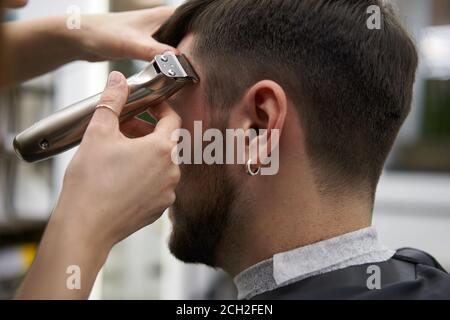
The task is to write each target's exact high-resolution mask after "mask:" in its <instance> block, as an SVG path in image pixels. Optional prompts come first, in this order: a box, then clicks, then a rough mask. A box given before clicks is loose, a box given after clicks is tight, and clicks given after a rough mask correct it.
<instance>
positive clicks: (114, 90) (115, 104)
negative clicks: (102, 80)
mask: <svg viewBox="0 0 450 320" xmlns="http://www.w3.org/2000/svg"><path fill="white" fill-rule="evenodd" d="M128 90H129V89H128V84H127V81H126V79H125V77H124V75H123V74H121V73H120V72H117V71H113V72H111V73H110V75H109V77H108V83H107V84H106V88H105V90H104V91H103V93H102V96H101V98H100V101H99V104H98V105H99V106H100V105H105V106H108V107H110V108H111V109H112V110H109V109H108V108H97V110H96V111H95V113H94V116H93V117H92V120H91V123H90V125H107V126H116V127H117V128H118V127H119V115H120V114H121V113H122V110H123V107H124V105H125V103H126V102H127V99H128V93H129V92H128Z"/></svg>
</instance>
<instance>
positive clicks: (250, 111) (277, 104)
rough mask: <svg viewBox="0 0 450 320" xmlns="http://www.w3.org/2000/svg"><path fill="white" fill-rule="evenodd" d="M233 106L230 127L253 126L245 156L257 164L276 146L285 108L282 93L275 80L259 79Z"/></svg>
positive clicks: (284, 98) (285, 102)
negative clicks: (253, 132)
mask: <svg viewBox="0 0 450 320" xmlns="http://www.w3.org/2000/svg"><path fill="white" fill-rule="evenodd" d="M237 108H238V110H235V111H236V112H235V113H234V114H235V117H233V118H234V119H233V122H234V123H233V124H232V125H233V127H234V128H242V129H243V130H244V131H247V130H249V129H254V130H256V136H254V137H251V138H250V139H249V141H247V145H246V146H247V148H246V151H245V152H246V154H245V159H247V160H251V161H252V164H253V165H254V166H255V167H257V168H260V167H261V166H262V165H264V164H267V161H268V158H269V157H270V155H271V154H272V152H273V151H274V150H275V149H276V148H278V144H279V137H280V136H281V132H282V130H283V127H284V124H285V119H286V114H287V108H288V100H287V96H286V93H285V91H284V89H283V88H282V87H281V86H280V85H279V84H277V83H276V82H274V81H271V80H263V81H260V82H258V83H256V84H255V85H253V86H252V87H251V88H250V89H249V90H247V92H246V93H245V94H244V96H243V98H242V99H241V101H240V103H239V104H238V106H237Z"/></svg>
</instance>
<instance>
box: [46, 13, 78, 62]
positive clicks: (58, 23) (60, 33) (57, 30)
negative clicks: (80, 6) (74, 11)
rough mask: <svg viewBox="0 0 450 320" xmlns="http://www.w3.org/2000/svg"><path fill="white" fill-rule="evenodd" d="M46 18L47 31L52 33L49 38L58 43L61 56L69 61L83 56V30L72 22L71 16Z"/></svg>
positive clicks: (52, 42)
mask: <svg viewBox="0 0 450 320" xmlns="http://www.w3.org/2000/svg"><path fill="white" fill-rule="evenodd" d="M45 19H46V24H47V27H46V31H47V32H49V33H50V35H49V36H48V38H49V39H50V41H51V44H58V45H59V48H58V49H59V51H60V54H61V56H63V57H65V58H66V60H67V62H71V61H75V60H80V59H82V58H83V55H84V50H83V37H84V36H83V34H82V33H83V31H82V28H77V27H76V25H75V24H71V23H70V19H72V18H71V17H70V16H55V17H49V18H45Z"/></svg>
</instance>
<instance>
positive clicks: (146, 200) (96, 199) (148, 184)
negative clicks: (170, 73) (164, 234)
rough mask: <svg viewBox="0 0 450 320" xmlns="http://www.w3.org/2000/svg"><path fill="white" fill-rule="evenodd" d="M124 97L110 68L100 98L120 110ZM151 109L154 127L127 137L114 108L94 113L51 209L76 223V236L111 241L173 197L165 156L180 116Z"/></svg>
mask: <svg viewBox="0 0 450 320" xmlns="http://www.w3.org/2000/svg"><path fill="white" fill-rule="evenodd" d="M127 96H128V87H127V85H126V80H125V78H124V76H123V75H122V74H120V73H118V72H113V73H111V75H110V78H109V80H108V85H107V87H106V89H105V91H104V93H103V96H102V99H101V102H100V103H101V104H106V105H109V106H111V107H112V108H114V110H115V112H116V113H117V114H120V112H121V110H122V108H123V105H124V104H125V102H126V99H127ZM152 113H153V114H154V115H155V116H156V117H157V118H158V120H159V121H158V124H157V125H156V128H155V130H154V132H153V133H151V134H149V135H147V136H144V137H141V138H136V139H129V138H127V137H125V136H124V135H123V134H122V133H121V132H120V129H119V121H118V117H117V115H116V114H114V112H112V111H111V110H109V109H106V108H99V109H97V111H96V112H95V114H94V117H93V118H92V121H91V123H90V125H89V127H88V129H87V131H86V133H85V136H84V138H83V141H82V143H81V146H80V148H79V150H78V152H77V154H76V155H75V157H74V159H73V160H72V162H71V163H70V165H69V167H68V169H67V172H66V176H65V179H64V184H63V191H62V194H61V197H60V200H59V204H58V209H60V208H61V207H62V208H64V209H61V210H57V211H58V213H61V214H62V215H65V217H64V219H65V221H66V222H67V223H70V224H72V226H73V227H74V228H76V227H80V228H82V231H80V237H82V236H83V235H84V236H86V237H87V238H88V239H89V238H90V237H94V238H95V241H101V244H100V245H102V246H103V245H106V246H107V247H110V246H113V245H114V244H115V243H117V242H119V241H120V240H122V239H124V238H126V237H127V236H129V235H130V234H132V233H134V232H135V231H137V230H139V229H141V228H142V227H144V226H147V225H149V224H151V223H153V222H154V221H155V220H157V219H158V218H159V217H160V216H161V214H162V213H163V211H164V210H165V209H166V208H167V207H169V206H170V205H171V204H172V203H173V202H174V200H175V187H176V185H177V184H178V181H179V178H180V170H179V167H178V166H177V165H175V164H174V163H173V162H172V159H171V151H172V149H173V147H174V146H175V145H176V142H175V141H171V134H172V132H173V131H174V130H176V129H178V128H179V127H180V126H181V120H180V118H179V116H178V115H177V114H176V113H175V112H174V111H173V110H172V109H171V108H170V107H169V106H168V105H166V104H161V105H159V106H158V107H155V108H154V109H152ZM92 240H93V241H94V239H92Z"/></svg>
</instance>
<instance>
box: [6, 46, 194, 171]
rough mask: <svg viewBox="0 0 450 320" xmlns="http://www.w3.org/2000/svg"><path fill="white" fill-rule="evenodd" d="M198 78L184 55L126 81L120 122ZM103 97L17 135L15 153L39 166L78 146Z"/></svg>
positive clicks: (168, 57) (158, 61)
mask: <svg viewBox="0 0 450 320" xmlns="http://www.w3.org/2000/svg"><path fill="white" fill-rule="evenodd" d="M198 81H199V78H198V76H197V74H196V72H195V70H194V69H193V68H192V66H191V65H190V63H189V61H188V60H187V58H186V57H185V56H184V55H175V54H172V53H167V54H164V55H159V56H156V57H155V59H154V60H153V61H152V62H151V63H150V64H149V65H148V66H147V67H146V68H145V69H144V70H142V71H141V72H140V73H138V74H136V75H134V76H132V77H130V78H129V79H128V80H127V83H128V87H129V91H130V95H129V97H128V101H127V103H126V105H125V106H124V108H123V111H122V113H121V115H120V119H119V120H120V122H123V121H125V120H127V119H129V118H131V117H134V116H137V115H139V114H141V113H143V112H145V111H146V110H147V109H148V108H149V107H151V106H153V105H156V104H159V103H161V102H162V101H164V100H166V99H167V98H169V97H171V96H172V95H173V94H174V93H176V92H177V91H178V90H180V89H181V88H183V87H184V86H185V85H186V84H187V83H192V82H194V83H196V82H198ZM100 97H101V93H100V94H97V95H95V96H93V97H90V98H87V99H85V100H82V101H80V102H77V103H75V104H73V105H71V106H69V107H67V108H64V109H61V110H60V111H58V112H56V113H54V114H53V115H51V116H49V117H47V118H45V119H43V120H41V121H39V122H37V123H35V124H34V125H33V126H32V127H30V128H28V129H27V130H25V131H23V132H22V133H20V134H19V135H17V136H16V137H15V139H14V149H15V151H16V153H17V155H18V156H19V157H20V158H21V159H23V160H25V161H27V162H37V161H41V160H44V159H47V158H50V157H52V156H55V155H57V154H59V153H62V152H64V151H67V150H69V149H71V148H73V147H75V146H77V145H78V144H80V142H81V139H82V137H83V135H84V133H85V131H86V129H87V126H88V124H89V122H90V120H91V118H92V116H93V114H94V112H95V108H96V106H97V105H98V104H99V101H100Z"/></svg>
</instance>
